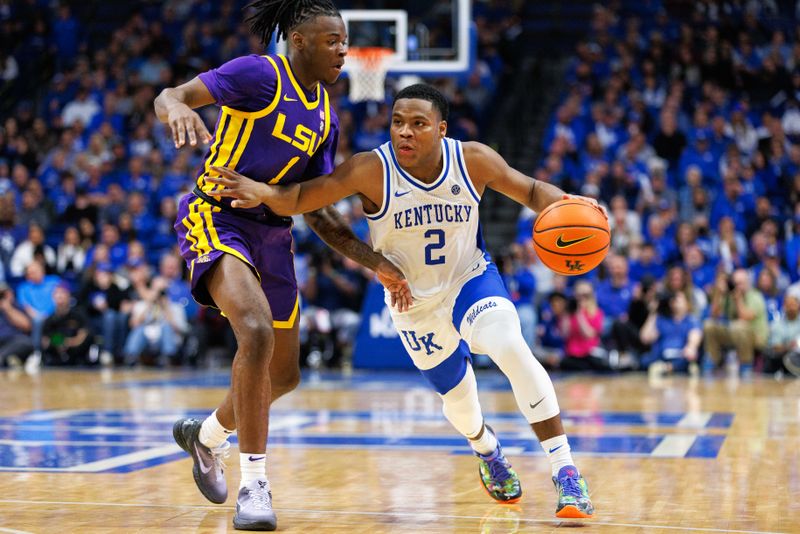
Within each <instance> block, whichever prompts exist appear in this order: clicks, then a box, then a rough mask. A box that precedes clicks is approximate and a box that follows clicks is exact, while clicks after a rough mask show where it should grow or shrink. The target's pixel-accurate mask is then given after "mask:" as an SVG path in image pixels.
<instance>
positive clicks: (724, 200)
mask: <svg viewBox="0 0 800 534" xmlns="http://www.w3.org/2000/svg"><path fill="white" fill-rule="evenodd" d="M749 198H750V197H748V196H746V195H745V194H744V192H743V191H742V184H741V182H740V181H739V179H738V178H736V177H728V178H725V180H724V181H723V182H722V194H718V195H716V198H715V199H714V201H713V202H712V204H711V216H710V223H711V227H712V228H716V227H717V225H719V222H720V220H722V218H723V217H730V218H731V219H732V220H733V224H734V226H735V227H736V230H737V231H738V232H745V231H746V230H747V214H748V213H752V211H753V210H754V209H755V205H754V204H753V203H751V202H750V200H749Z"/></svg>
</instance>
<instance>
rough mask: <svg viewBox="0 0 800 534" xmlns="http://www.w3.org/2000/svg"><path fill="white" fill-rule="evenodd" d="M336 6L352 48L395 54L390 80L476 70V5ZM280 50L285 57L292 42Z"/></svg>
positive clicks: (416, 1) (419, 0)
mask: <svg viewBox="0 0 800 534" xmlns="http://www.w3.org/2000/svg"><path fill="white" fill-rule="evenodd" d="M336 5H337V6H338V7H339V9H340V11H341V13H342V19H343V20H344V22H345V25H346V26H347V30H348V36H349V43H350V46H351V47H382V48H391V49H393V50H394V52H395V55H394V58H393V59H392V62H391V64H390V66H389V69H388V70H389V74H390V75H402V74H418V75H421V76H447V75H450V76H453V75H458V74H463V73H466V72H468V71H469V70H470V68H471V66H472V63H473V61H474V53H475V30H474V28H472V22H471V18H472V0H438V1H437V0H424V1H423V0H409V1H405V2H401V1H396V0H394V1H393V0H373V1H370V2H365V1H347V0H342V1H337V2H336ZM367 5H369V6H370V7H369V8H367V7H366V6H367ZM276 49H277V51H278V52H279V53H285V51H286V43H285V42H284V41H280V42H278V43H277V45H276ZM348 70H349V69H348V65H347V63H345V67H344V71H345V72H348Z"/></svg>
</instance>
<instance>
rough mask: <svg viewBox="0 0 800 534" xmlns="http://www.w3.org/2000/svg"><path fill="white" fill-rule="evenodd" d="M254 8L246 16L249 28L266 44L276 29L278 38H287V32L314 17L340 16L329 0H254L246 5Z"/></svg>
mask: <svg viewBox="0 0 800 534" xmlns="http://www.w3.org/2000/svg"><path fill="white" fill-rule="evenodd" d="M247 7H248V8H252V9H253V10H254V12H253V14H252V15H250V16H249V17H247V19H246V21H247V22H249V23H250V30H251V31H252V32H253V33H254V34H256V35H258V36H259V37H261V42H262V43H264V44H267V43H269V42H270V40H271V39H272V35H273V34H274V33H275V30H276V29H277V30H278V38H279V39H288V38H289V33H290V32H291V31H292V30H293V29H294V28H296V27H297V26H299V25H300V24H302V23H304V22H306V21H307V20H310V19H313V18H315V17H340V16H341V15H340V14H339V10H338V9H336V6H335V5H333V2H331V1H330V0H255V1H254V2H250V3H249V4H248V5H247Z"/></svg>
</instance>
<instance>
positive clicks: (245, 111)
mask: <svg viewBox="0 0 800 534" xmlns="http://www.w3.org/2000/svg"><path fill="white" fill-rule="evenodd" d="M199 78H200V80H201V81H202V82H203V83H204V84H205V85H206V87H207V88H208V90H209V92H210V93H211V95H212V96H213V97H214V100H215V101H216V103H217V104H218V105H219V106H220V113H219V117H218V119H217V124H216V127H215V129H214V139H213V141H212V143H211V144H210V146H209V149H208V152H207V153H206V156H205V162H204V165H203V168H202V169H201V170H200V173H199V175H198V177H197V188H198V189H200V190H201V191H202V192H203V193H206V194H207V195H209V196H212V197H214V199H215V200H217V201H219V202H222V203H223V204H224V205H227V209H222V208H220V207H219V206H216V205H212V204H209V203H208V202H205V201H204V200H203V199H201V198H199V197H197V196H196V195H194V194H192V193H189V194H187V195H186V196H184V197H183V198H182V199H181V201H180V203H179V206H178V218H177V222H176V224H175V229H176V231H177V233H178V242H179V245H180V248H181V254H182V255H183V257H184V259H185V260H186V262H187V265H189V269H190V272H191V279H192V292H193V294H194V297H195V299H196V300H197V301H198V302H199V303H200V304H204V305H209V306H213V305H214V302H213V299H212V298H211V296H210V295H209V294H208V291H207V290H206V288H205V284H204V283H200V282H201V280H202V277H203V275H204V274H205V273H206V272H208V270H209V269H210V268H211V266H212V265H213V264H214V262H215V261H216V260H217V259H219V258H220V257H221V256H222V255H223V254H231V255H233V256H235V257H237V258H239V259H240V260H242V261H244V262H245V263H247V264H248V265H250V267H251V268H252V270H253V272H254V273H255V274H256V276H257V277H258V278H259V280H260V281H261V286H262V289H263V290H264V293H265V295H266V296H267V299H268V301H269V304H270V308H271V309H272V315H273V320H274V326H275V327H276V328H292V327H293V326H294V323H295V320H296V318H297V313H298V308H299V301H298V295H297V283H296V280H295V276H294V263H293V256H292V251H291V244H292V239H291V227H290V226H289V225H288V224H287V225H283V226H269V225H266V224H261V223H259V222H254V221H253V220H252V219H253V218H255V217H257V216H259V215H264V213H265V212H268V210H267V208H266V207H265V206H260V207H257V208H253V209H250V210H238V209H234V208H231V207H230V199H228V198H224V197H215V196H214V190H215V189H216V187H217V186H215V185H214V184H211V183H209V182H207V181H206V179H205V178H206V177H207V176H209V174H210V173H213V171H212V170H211V167H212V166H220V167H228V168H230V169H235V170H236V171H238V172H240V173H241V174H243V175H245V176H248V177H250V178H252V179H254V180H257V181H260V182H265V183H269V184H278V183H280V184H287V183H293V182H299V181H303V180H308V179H311V178H315V177H317V176H320V175H322V174H328V173H330V172H331V171H333V168H334V157H335V155H336V146H337V144H338V137H339V124H338V119H337V117H336V114H335V112H334V111H333V109H332V108H331V104H330V98H329V97H328V93H327V91H326V90H325V89H324V88H323V87H322V84H321V83H320V84H317V87H316V88H315V89H314V90H313V91H309V90H307V89H305V88H304V87H303V86H302V85H300V83H299V82H298V81H297V79H296V78H295V76H294V73H293V72H292V69H291V65H290V64H289V60H288V59H287V58H286V57H285V56H282V55H269V56H258V55H250V56H244V57H239V58H236V59H233V60H231V61H229V62H227V63H225V64H223V65H222V66H220V67H219V68H217V69H212V70H210V71H208V72H204V73H202V74H200V76H199ZM236 212H239V213H240V214H244V215H245V216H246V217H247V218H243V217H241V216H239V215H237V214H236Z"/></svg>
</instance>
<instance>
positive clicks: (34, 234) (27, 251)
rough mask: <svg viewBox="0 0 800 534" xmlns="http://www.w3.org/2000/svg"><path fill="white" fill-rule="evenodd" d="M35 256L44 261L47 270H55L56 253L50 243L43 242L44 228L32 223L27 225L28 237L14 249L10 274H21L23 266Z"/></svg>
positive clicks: (16, 275)
mask: <svg viewBox="0 0 800 534" xmlns="http://www.w3.org/2000/svg"><path fill="white" fill-rule="evenodd" d="M35 257H39V258H40V259H41V260H42V261H44V264H45V265H46V269H47V270H55V267H56V253H55V251H54V250H53V248H52V247H51V246H50V245H48V244H46V243H45V242H44V229H43V228H42V227H41V226H39V225H38V224H35V223H34V224H31V225H30V226H29V227H28V239H26V240H25V241H23V242H22V243H20V244H19V245H17V248H16V249H15V250H14V255H13V256H12V257H11V264H10V266H9V271H10V273H11V276H14V277H17V278H18V277H21V276H23V275H24V274H25V268H26V267H27V266H28V265H30V264H31V262H32V261H33V259H34V258H35Z"/></svg>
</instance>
